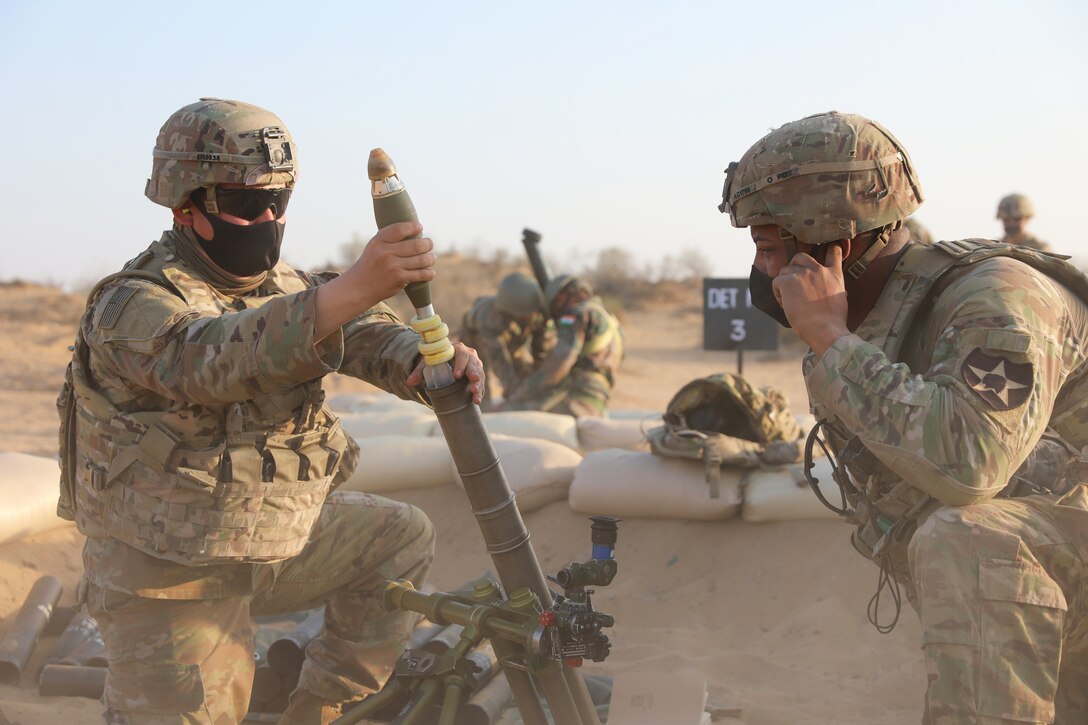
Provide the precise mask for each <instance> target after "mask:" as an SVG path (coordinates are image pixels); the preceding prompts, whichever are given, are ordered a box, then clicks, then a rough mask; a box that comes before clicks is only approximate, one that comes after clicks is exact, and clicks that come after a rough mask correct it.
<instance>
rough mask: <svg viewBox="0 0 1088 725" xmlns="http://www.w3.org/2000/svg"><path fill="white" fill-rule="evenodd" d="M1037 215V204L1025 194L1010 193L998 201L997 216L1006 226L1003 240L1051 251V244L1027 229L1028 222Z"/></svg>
mask: <svg viewBox="0 0 1088 725" xmlns="http://www.w3.org/2000/svg"><path fill="white" fill-rule="evenodd" d="M1033 216H1035V205H1034V204H1032V203H1031V199H1029V198H1027V197H1026V196H1024V195H1023V194H1009V195H1008V196H1005V197H1003V198H1002V199H1001V201H999V202H998V203H997V218H998V219H1000V220H1001V224H1002V226H1004V227H1005V236H1003V237H1002V238H1001V241H1002V242H1004V243H1006V244H1019V245H1020V246H1022V247H1028V248H1030V249H1038V250H1040V251H1043V252H1049V251H1050V245H1049V244H1047V243H1046V242H1044V241H1043V240H1042V239H1039V238H1038V237H1036V236H1035V235H1034V234H1032V233H1031V232H1029V231H1028V230H1027V225H1028V222H1029V221H1031V218H1032V217H1033Z"/></svg>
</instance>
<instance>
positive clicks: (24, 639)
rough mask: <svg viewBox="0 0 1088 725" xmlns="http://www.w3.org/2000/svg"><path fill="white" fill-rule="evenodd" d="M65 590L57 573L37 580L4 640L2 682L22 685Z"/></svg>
mask: <svg viewBox="0 0 1088 725" xmlns="http://www.w3.org/2000/svg"><path fill="white" fill-rule="evenodd" d="M63 591H64V585H63V584H61V582H60V579H57V578H56V577H55V576H49V575H46V576H43V577H40V578H39V579H38V580H37V581H36V582H34V586H32V587H31V588H30V593H29V594H27V595H26V601H24V602H23V606H22V607H21V608H20V609H19V614H17V615H16V617H15V623H14V624H12V625H11V631H10V632H8V634H7V636H6V637H4V639H3V641H2V642H0V684H4V685H18V684H19V680H20V679H21V678H22V676H23V670H24V669H25V668H26V666H27V663H28V662H30V657H31V655H33V654H34V648H35V647H37V646H38V638H39V637H41V634H42V630H44V629H45V625H47V624H49V618H50V617H51V616H52V615H53V608H54V607H55V606H57V601H58V600H59V599H60V595H61V593H62V592H63Z"/></svg>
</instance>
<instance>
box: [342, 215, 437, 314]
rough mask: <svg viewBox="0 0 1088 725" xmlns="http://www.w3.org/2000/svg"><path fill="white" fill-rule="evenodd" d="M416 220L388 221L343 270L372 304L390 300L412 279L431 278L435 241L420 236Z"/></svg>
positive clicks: (417, 280) (432, 274)
mask: <svg viewBox="0 0 1088 725" xmlns="http://www.w3.org/2000/svg"><path fill="white" fill-rule="evenodd" d="M422 231H423V227H422V226H420V225H419V224H418V223H417V222H399V223H397V224H390V225H389V226H387V227H385V228H383V229H381V230H379V231H378V233H377V234H375V235H374V236H373V237H372V238H371V240H370V241H369V242H367V245H366V248H365V249H363V253H362V254H361V255H360V256H359V259H358V260H356V261H355V264H353V265H351V267H349V268H348V269H347V271H345V272H344V274H343V276H344V277H347V278H349V279H350V280H351V281H352V283H353V284H354V285H355V286H356V289H357V290H358V291H359V293H360V295H362V296H364V297H366V298H367V299H372V300H373V301H374V302H375V303H376V302H380V301H381V300H386V299H389V298H390V297H393V296H395V295H396V294H397V293H398V292H400V291H401V290H403V289H404V288H405V287H406V286H407V285H408V284H410V283H412V282H430V281H431V280H432V279H434V269H433V267H434V263H435V261H436V259H437V258H436V257H435V254H434V252H432V251H431V250H433V249H434V243H433V242H432V241H431V240H430V239H428V238H426V237H420V238H417V239H410V237H413V236H415V235H417V234H419V233H421V232H422Z"/></svg>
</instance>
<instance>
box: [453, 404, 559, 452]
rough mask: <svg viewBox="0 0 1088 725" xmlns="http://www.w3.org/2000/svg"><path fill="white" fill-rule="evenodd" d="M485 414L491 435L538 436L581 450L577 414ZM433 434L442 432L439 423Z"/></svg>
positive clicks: (486, 424) (526, 412) (512, 412)
mask: <svg viewBox="0 0 1088 725" xmlns="http://www.w3.org/2000/svg"><path fill="white" fill-rule="evenodd" d="M483 418H484V427H485V428H487V432H488V433H490V434H491V435H492V436H495V435H503V436H510V437H512V438H539V439H541V440H546V441H552V442H553V443H560V444H562V445H564V446H566V447H567V448H570V449H572V450H575V451H577V450H578V423H577V422H576V421H575V419H574V416H571V415H562V414H559V413H543V412H541V411H538V410H517V411H508V412H502V413H484V414H483ZM432 435H442V430H441V428H439V427H437V426H436V427H435V430H434V432H433V433H432Z"/></svg>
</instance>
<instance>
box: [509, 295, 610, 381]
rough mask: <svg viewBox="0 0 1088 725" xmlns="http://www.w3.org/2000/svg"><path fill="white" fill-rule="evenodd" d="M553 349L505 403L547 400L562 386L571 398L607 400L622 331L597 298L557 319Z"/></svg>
mask: <svg viewBox="0 0 1088 725" xmlns="http://www.w3.org/2000/svg"><path fill="white" fill-rule="evenodd" d="M555 322H556V334H557V341H556V344H555V348H554V349H553V350H552V351H551V353H550V354H549V355H548V357H547V358H546V359H545V360H544V361H543V362H542V363H540V365H539V366H538V367H537V369H536V371H534V372H533V374H532V375H530V376H529V377H528V378H526V379H525V380H524V382H522V384H521V385H520V386H519V387H518V388H517V389H516V390H514V391H512V392H511V393H510V395H508V396H507V400H511V401H523V400H535V399H538V398H541V397H546V396H548V395H550V394H551V393H553V391H554V390H555V389H556V388H557V387H558V386H560V385H561V384H563V383H569V384H570V392H571V393H572V394H574V395H578V394H580V393H584V394H587V395H591V396H593V397H598V398H600V397H602V396H603V399H604V400H608V396H609V393H610V391H611V388H612V385H613V384H614V383H615V376H616V371H617V370H618V369H619V366H620V362H621V361H622V360H623V330H622V329H621V328H620V323H619V321H618V320H617V319H616V318H615V317H613V316H612V314H611V313H609V312H608V310H606V309H605V308H604V305H602V304H601V301H600V299H599V298H597V297H594V298H592V299H589V300H586V301H584V302H581V303H579V304H577V305H575V306H573V307H572V308H570V309H568V310H564V311H563V312H562V313H561V314H560V315H559V316H558V317H556V321H555Z"/></svg>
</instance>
